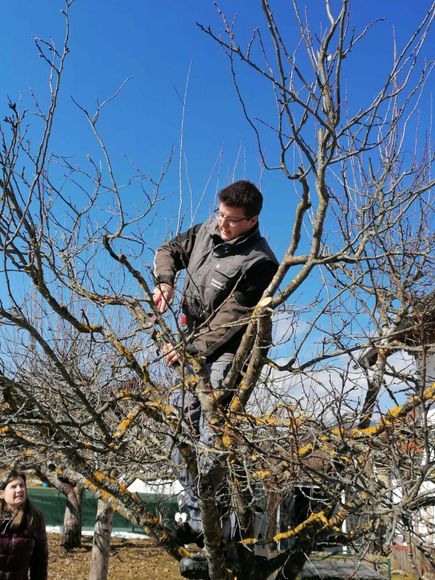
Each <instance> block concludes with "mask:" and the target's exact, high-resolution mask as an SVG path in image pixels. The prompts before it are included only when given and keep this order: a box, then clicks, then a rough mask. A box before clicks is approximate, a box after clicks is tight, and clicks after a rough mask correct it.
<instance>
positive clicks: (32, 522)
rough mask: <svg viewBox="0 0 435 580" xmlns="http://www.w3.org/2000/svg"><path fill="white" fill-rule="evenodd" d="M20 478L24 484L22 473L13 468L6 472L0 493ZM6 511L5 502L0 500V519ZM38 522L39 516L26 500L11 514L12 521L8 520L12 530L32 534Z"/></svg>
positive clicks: (0, 484) (23, 474)
mask: <svg viewBox="0 0 435 580" xmlns="http://www.w3.org/2000/svg"><path fill="white" fill-rule="evenodd" d="M17 477H21V479H22V480H23V481H24V484H26V474H25V473H24V471H21V470H19V469H16V468H13V469H11V470H10V471H8V472H7V475H6V477H5V478H2V480H1V481H0V491H4V489H5V488H6V486H7V484H8V483H10V482H11V481H13V480H14V479H16V478H17ZM6 511H7V508H6V502H5V500H4V499H3V498H0V519H1V518H2V516H3V515H4V513H5V512H6ZM39 522H40V514H39V512H38V511H37V510H36V509H35V508H34V507H33V505H32V504H31V503H30V501H29V499H28V498H27V499H26V503H25V504H24V505H23V506H22V507H21V508H20V509H18V510H17V511H16V512H14V513H13V515H12V519H11V520H10V526H11V528H12V529H17V528H22V529H23V530H24V531H26V532H28V533H30V534H32V533H33V532H34V530H35V529H36V527H37V526H38V525H39Z"/></svg>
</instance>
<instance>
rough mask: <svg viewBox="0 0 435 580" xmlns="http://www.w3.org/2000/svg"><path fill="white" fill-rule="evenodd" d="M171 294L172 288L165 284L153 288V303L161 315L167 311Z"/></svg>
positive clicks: (172, 292)
mask: <svg viewBox="0 0 435 580" xmlns="http://www.w3.org/2000/svg"><path fill="white" fill-rule="evenodd" d="M173 294H174V288H173V287H172V286H171V285H170V284H166V282H162V283H161V284H158V285H157V286H156V287H155V288H154V292H153V302H154V304H155V305H156V306H157V310H158V311H159V312H161V313H162V312H165V311H166V310H167V309H168V306H169V303H170V302H171V300H172V296H173Z"/></svg>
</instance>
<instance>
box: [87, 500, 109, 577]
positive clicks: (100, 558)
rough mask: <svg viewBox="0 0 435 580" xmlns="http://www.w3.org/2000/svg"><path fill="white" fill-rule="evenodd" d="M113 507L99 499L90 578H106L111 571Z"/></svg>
mask: <svg viewBox="0 0 435 580" xmlns="http://www.w3.org/2000/svg"><path fill="white" fill-rule="evenodd" d="M112 516H113V509H112V508H111V507H110V506H109V505H108V504H107V503H105V502H104V501H103V500H101V499H99V500H98V508H97V517H96V519H95V527H94V541H93V543H92V555H91V571H90V573H89V580H106V579H107V576H108V573H109V555H110V537H111V535H112Z"/></svg>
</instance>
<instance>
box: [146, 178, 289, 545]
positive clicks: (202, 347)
mask: <svg viewBox="0 0 435 580" xmlns="http://www.w3.org/2000/svg"><path fill="white" fill-rule="evenodd" d="M219 202H220V203H219V209H218V210H217V214H216V216H213V217H212V218H210V219H208V220H207V221H206V222H204V223H202V224H198V225H196V226H194V227H192V228H191V229H189V230H188V231H187V232H185V233H182V234H180V235H178V236H176V237H175V238H174V239H173V240H171V241H169V242H166V243H165V244H163V245H162V246H161V247H160V248H159V249H158V250H157V252H156V256H155V277H156V287H155V290H154V294H153V299H154V302H155V304H156V305H157V307H158V309H159V311H160V312H164V311H165V310H166V309H167V308H168V305H169V304H170V302H171V300H172V297H173V293H174V283H175V276H176V273H177V272H178V271H179V270H182V269H185V270H186V275H185V283H184V290H183V295H182V310H183V325H182V326H183V329H182V330H183V337H184V338H185V340H184V341H183V345H182V349H181V348H180V349H176V348H174V347H173V346H172V345H169V344H168V345H166V347H165V353H166V354H165V361H166V363H167V364H168V365H171V366H172V365H176V364H180V363H181V362H182V358H183V354H184V353H189V354H190V355H195V356H199V357H201V358H203V359H205V365H206V368H207V370H208V372H209V374H210V383H211V386H212V387H213V389H214V390H217V389H220V392H221V393H222V395H223V397H222V399H221V404H222V405H223V406H224V407H225V403H226V402H227V403H228V401H229V397H230V396H231V393H228V394H227V396H225V393H224V392H223V391H222V383H223V380H224V378H225V376H226V374H227V372H228V370H229V368H230V367H231V364H232V361H233V358H234V355H235V353H236V351H237V348H238V346H239V344H240V341H241V339H242V336H243V333H244V330H245V328H246V323H247V321H248V318H249V315H250V313H251V312H252V308H253V307H254V306H255V305H256V304H257V302H258V301H259V299H260V298H261V296H262V294H263V292H264V290H265V289H266V287H267V286H268V284H269V283H270V281H271V280H272V278H273V276H274V274H275V272H276V270H277V267H278V262H277V260H276V258H275V256H274V254H273V252H272V250H271V249H270V247H269V245H268V243H267V242H266V240H265V239H264V238H263V237H262V236H261V235H260V231H259V225H258V216H259V214H260V211H261V208H262V203H263V196H262V194H261V192H260V191H259V190H258V189H257V187H255V185H253V184H252V183H250V182H249V181H244V180H242V181H237V182H235V183H233V184H231V185H229V186H228V187H226V188H224V189H223V190H222V191H220V192H219ZM225 399H226V400H225ZM172 403H173V405H174V406H175V407H176V408H177V409H178V411H179V413H180V415H181V416H182V418H183V419H184V421H185V422H186V424H188V425H191V427H192V429H193V432H194V435H195V436H196V438H197V441H198V443H199V445H200V446H202V449H207V448H211V446H212V431H211V428H210V426H209V424H208V421H207V418H206V416H205V413H204V412H203V410H202V409H201V405H200V402H199V400H198V398H197V397H196V396H195V394H194V393H193V392H192V391H188V390H187V389H183V390H182V391H177V392H176V393H175V394H174V397H173V401H172ZM177 444H178V445H177V446H176V448H175V451H174V454H173V460H174V462H175V463H176V464H177V465H178V466H180V472H179V479H180V481H181V484H182V485H183V487H184V489H185V492H186V507H187V508H188V511H189V521H188V522H186V523H182V524H181V525H180V526H179V530H177V531H178V533H177V534H176V536H177V538H178V539H179V541H180V543H187V542H188V541H194V539H195V538H196V539H198V537H199V538H200V536H201V533H202V525H201V515H200V510H199V502H198V495H197V492H196V487H197V485H196V481H194V478H193V477H192V475H191V473H189V470H187V469H186V468H185V467H184V466H185V460H184V458H183V456H182V452H181V451H182V445H181V444H180V442H179V441H177ZM214 465H215V461H214V460H213V454H212V453H202V454H201V457H200V458H199V461H198V466H197V467H198V470H199V471H200V472H202V473H211V471H212V469H213V466H214Z"/></svg>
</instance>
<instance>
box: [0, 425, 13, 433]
mask: <svg viewBox="0 0 435 580" xmlns="http://www.w3.org/2000/svg"><path fill="white" fill-rule="evenodd" d="M10 430H11V429H10V427H8V426H6V427H2V428H1V429H0V433H9V432H10Z"/></svg>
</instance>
